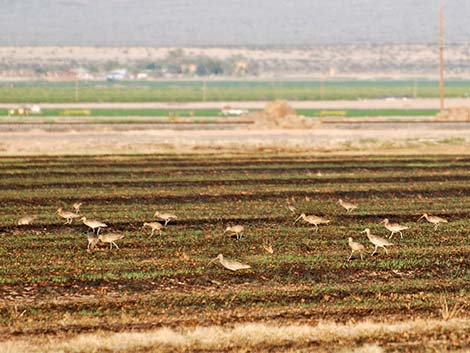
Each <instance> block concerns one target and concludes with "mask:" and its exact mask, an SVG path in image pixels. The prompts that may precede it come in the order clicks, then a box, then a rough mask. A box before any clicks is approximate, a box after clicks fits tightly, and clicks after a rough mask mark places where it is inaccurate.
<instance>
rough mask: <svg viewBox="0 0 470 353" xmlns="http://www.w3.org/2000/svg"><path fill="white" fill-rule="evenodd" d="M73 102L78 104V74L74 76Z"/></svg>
mask: <svg viewBox="0 0 470 353" xmlns="http://www.w3.org/2000/svg"><path fill="white" fill-rule="evenodd" d="M75 75H76V77H75V102H78V96H79V89H80V88H79V86H78V73H76V74H75Z"/></svg>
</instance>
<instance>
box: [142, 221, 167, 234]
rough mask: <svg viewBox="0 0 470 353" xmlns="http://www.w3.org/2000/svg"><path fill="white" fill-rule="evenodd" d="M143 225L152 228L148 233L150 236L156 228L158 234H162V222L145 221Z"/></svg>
mask: <svg viewBox="0 0 470 353" xmlns="http://www.w3.org/2000/svg"><path fill="white" fill-rule="evenodd" d="M145 227H149V228H150V229H151V230H152V232H151V233H150V236H152V235H153V232H155V231H156V230H158V232H159V233H160V235H162V229H163V224H161V223H159V222H149V223H147V222H145V223H144V225H143V226H142V228H145Z"/></svg>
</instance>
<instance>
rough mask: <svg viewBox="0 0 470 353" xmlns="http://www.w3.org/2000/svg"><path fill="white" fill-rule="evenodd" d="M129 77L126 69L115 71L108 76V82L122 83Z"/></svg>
mask: <svg viewBox="0 0 470 353" xmlns="http://www.w3.org/2000/svg"><path fill="white" fill-rule="evenodd" d="M128 77H129V74H128V72H127V70H126V69H120V70H114V71H111V72H108V73H107V74H106V80H108V81H122V80H125V79H126V78H128Z"/></svg>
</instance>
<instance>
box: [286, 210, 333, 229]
mask: <svg viewBox="0 0 470 353" xmlns="http://www.w3.org/2000/svg"><path fill="white" fill-rule="evenodd" d="M300 219H303V220H304V221H305V222H307V223H309V224H311V225H313V226H315V231H317V232H318V226H319V225H320V224H328V223H330V222H331V221H330V220H328V219H325V218H322V217H319V216H315V215H311V216H306V215H305V213H302V214H301V215H300V216H299V217H298V218H297V219H296V220H295V222H294V224H296V223H297V222H298V221H299V220H300Z"/></svg>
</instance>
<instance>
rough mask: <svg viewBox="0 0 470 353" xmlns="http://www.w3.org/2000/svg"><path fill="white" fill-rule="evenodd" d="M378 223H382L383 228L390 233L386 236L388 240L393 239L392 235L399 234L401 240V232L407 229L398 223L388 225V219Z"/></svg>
mask: <svg viewBox="0 0 470 353" xmlns="http://www.w3.org/2000/svg"><path fill="white" fill-rule="evenodd" d="M380 223H383V224H384V226H385V228H387V229H388V230H389V231H390V232H391V233H390V235H389V236H388V237H389V238H393V234H395V233H399V234H400V238H402V239H403V234H402V232H401V231H402V230H406V229H409V227H407V226H402V225H400V224H398V223H390V221H389V220H388V218H385V219H384V220H383V221H382V222H380Z"/></svg>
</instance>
